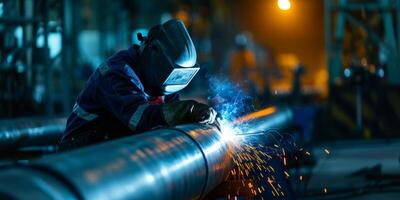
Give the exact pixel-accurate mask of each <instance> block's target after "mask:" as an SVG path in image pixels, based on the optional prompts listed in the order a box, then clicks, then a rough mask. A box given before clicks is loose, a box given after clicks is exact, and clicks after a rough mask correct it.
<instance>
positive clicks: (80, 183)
mask: <svg viewBox="0 0 400 200" xmlns="http://www.w3.org/2000/svg"><path fill="white" fill-rule="evenodd" d="M284 110H285V112H287V110H286V109H284ZM278 112H280V110H279V109H277V110H276V111H275V112H273V113H272V114H270V115H268V116H263V117H261V118H262V119H264V120H265V122H266V123H267V122H269V121H271V120H272V121H276V122H278V121H279V123H282V121H285V120H283V119H280V120H277V119H276V118H277V117H278V118H281V117H282V115H274V114H277V113H278ZM284 116H286V124H289V123H290V121H291V120H292V119H291V116H292V115H291V114H286V115H284ZM261 118H258V119H257V123H255V124H254V125H255V126H261V125H260V123H261V122H260V121H259V120H262V119H261ZM246 123H248V124H251V123H252V120H249V121H247V122H246ZM261 124H262V123H261ZM276 125H278V124H276ZM280 125H281V124H280ZM273 126H274V125H273V124H271V123H269V125H268V127H273ZM231 142H232V140H229V138H226V136H225V135H224V133H221V132H220V130H219V129H218V128H217V127H215V126H210V125H198V124H188V125H182V126H177V127H175V128H166V129H156V130H152V131H149V132H146V133H143V134H139V135H134V136H131V137H127V138H122V139H118V140H113V141H110V142H106V143H102V144H98V145H94V146H90V147H85V148H82V149H77V150H73V151H70V152H65V153H61V154H56V155H51V156H48V157H46V158H42V159H40V160H37V161H36V162H34V163H33V164H32V165H28V166H26V167H25V168H18V170H19V172H18V174H15V170H16V169H14V168H11V169H4V170H2V171H0V185H1V186H0V198H1V197H3V196H5V197H13V198H16V199H23V198H24V196H23V195H22V194H20V192H21V191H24V190H34V192H32V194H38V195H40V194H45V193H46V187H50V186H51V187H52V189H51V190H50V191H49V193H51V194H52V193H53V192H54V191H62V192H64V193H65V197H61V198H59V197H58V196H54V195H48V197H49V198H44V197H45V195H41V196H40V197H42V198H41V199H140V200H142V199H199V198H202V197H203V196H204V195H205V194H207V193H208V192H209V191H211V190H212V189H213V188H215V187H216V186H217V185H218V184H220V183H221V182H222V181H223V180H224V179H225V178H226V177H227V175H228V173H229V171H230V169H231V167H232V160H231V157H230V153H233V152H232V151H233V148H232V144H231ZM13 173H14V175H13ZM38 173H40V174H42V175H41V176H39V175H37V174H38ZM43 174H44V175H46V177H44V175H43ZM47 176H48V177H47ZM50 178H53V179H50ZM14 179H18V181H17V182H16V180H14ZM32 179H37V180H38V181H32ZM25 180H26V181H25ZM39 180H40V181H42V182H43V183H42V184H44V186H43V187H38V186H37V184H39V182H40V181H39ZM7 182H13V183H14V185H13V186H8V184H7V185H6V184H5V183H7ZM52 182H55V183H54V184H53V183H52ZM18 183H21V184H20V186H15V185H18ZM59 183H63V184H59ZM34 198H35V196H32V199H34Z"/></svg>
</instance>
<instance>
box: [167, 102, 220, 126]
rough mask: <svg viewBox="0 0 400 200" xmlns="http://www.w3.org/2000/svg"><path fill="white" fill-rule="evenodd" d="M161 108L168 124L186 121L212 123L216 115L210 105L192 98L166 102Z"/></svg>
mask: <svg viewBox="0 0 400 200" xmlns="http://www.w3.org/2000/svg"><path fill="white" fill-rule="evenodd" d="M161 110H162V113H163V115H164V120H165V122H166V123H167V124H168V125H169V126H176V125H178V124H187V123H201V124H213V123H214V122H215V118H216V116H217V112H216V111H215V110H214V109H213V108H212V107H210V106H208V105H206V104H202V103H198V102H196V101H193V100H185V101H177V102H171V103H167V104H164V105H163V106H162V107H161Z"/></svg>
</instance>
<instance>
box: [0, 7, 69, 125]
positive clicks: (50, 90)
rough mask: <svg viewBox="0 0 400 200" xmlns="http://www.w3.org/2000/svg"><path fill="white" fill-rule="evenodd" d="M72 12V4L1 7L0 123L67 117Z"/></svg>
mask: <svg viewBox="0 0 400 200" xmlns="http://www.w3.org/2000/svg"><path fill="white" fill-rule="evenodd" d="M72 7H73V5H72V3H71V1H54V0H44V1H39V0H30V1H14V0H5V1H1V2H0V8H1V14H0V47H1V48H0V80H1V81H0V91H1V92H0V104H1V105H2V107H1V109H0V118H7V117H20V116H27V115H30V116H32V115H40V114H41V115H43V114H47V115H53V114H60V113H64V114H65V113H66V112H69V111H70V109H71V106H72V105H70V104H71V100H70V99H71V97H70V94H69V93H70V85H71V84H70V83H69V80H70V76H69V71H70V70H69V69H70V67H71V66H74V65H75V64H74V63H73V62H74V60H75V59H72V58H73V57H74V56H75V55H74V52H75V51H74V50H73V48H75V47H74V43H73V42H71V37H73V30H72V27H73V21H72V19H73V15H71V14H70V13H73V12H72V9H73V8H72ZM72 41H73V40H72Z"/></svg>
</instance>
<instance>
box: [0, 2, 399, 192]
mask: <svg viewBox="0 0 400 200" xmlns="http://www.w3.org/2000/svg"><path fill="white" fill-rule="evenodd" d="M173 18H177V19H180V20H182V21H183V22H184V24H185V26H186V27H187V29H188V31H189V34H190V36H191V37H192V40H193V43H194V45H195V47H196V50H197V62H198V64H199V65H200V66H201V70H200V71H199V73H198V74H197V75H196V77H195V78H194V79H193V80H192V82H191V83H190V84H189V86H188V87H186V88H185V89H184V90H182V91H181V92H180V93H181V97H182V98H183V99H195V100H198V101H200V102H204V103H209V104H214V105H215V104H217V105H216V106H217V107H218V103H215V102H218V101H219V100H220V99H221V98H224V95H226V96H228V95H238V94H240V98H241V100H240V101H235V102H234V103H232V105H230V108H232V110H230V111H232V112H233V110H235V111H237V110H239V111H238V112H239V113H240V115H241V116H242V115H246V114H248V115H246V116H250V117H251V116H252V117H253V118H257V120H258V119H260V120H261V122H260V121H257V122H253V121H251V120H250V122H248V123H249V124H251V126H255V127H258V128H256V129H257V130H259V131H262V132H263V133H265V132H267V134H262V135H261V136H258V137H257V138H256V139H254V137H255V136H254V135H252V136H251V137H252V139H251V142H248V143H246V145H242V146H241V147H238V148H240V149H239V150H238V151H239V152H241V153H238V154H237V155H239V156H238V157H236V156H232V155H230V157H233V163H234V165H235V167H228V164H226V162H225V160H224V159H225V158H223V155H222V153H221V155H220V154H218V155H214V156H216V157H215V158H214V157H213V158H208V157H207V155H206V157H207V158H208V159H209V162H210V163H208V164H209V165H208V166H207V167H206V168H207V170H209V168H211V167H212V166H213V165H215V166H217V165H218V166H219V165H221V166H224V169H226V170H227V171H228V172H227V173H228V174H229V177H228V179H225V176H224V177H222V176H223V175H222V174H224V173H222V172H218V174H217V172H215V171H213V172H211V171H210V172H208V171H207V173H206V174H208V175H207V177H208V179H210V177H212V175H213V174H212V173H215V174H214V177H216V178H215V179H212V180H208V179H207V181H206V183H204V185H202V183H200V182H199V181H198V180H197V179H196V181H194V179H195V178H193V177H191V178H189V175H186V176H184V175H182V174H183V173H186V172H189V171H190V170H195V168H196V167H198V166H197V165H196V166H195V165H191V166H189V167H193V168H191V169H189V167H186V168H188V169H186V168H185V169H181V171H182V174H179V175H176V177H177V178H175V179H176V180H175V179H173V180H175V181H177V182H179V180H181V179H180V178H182V180H183V179H184V180H186V179H185V178H187V181H186V183H185V184H184V185H181V188H180V189H178V190H179V191H176V188H174V187H172V186H171V187H172V188H171V187H170V185H161V186H162V187H160V188H158V189H155V190H146V189H143V191H148V192H150V193H153V194H157V195H159V196H157V197H158V198H160V199H164V198H165V199H174V198H175V199H180V198H203V199H399V198H400V140H399V137H400V0H325V1H323V0H251V1H248V0H147V1H141V0H114V1H106V0H80V1H77V0H76V1H75V0H0V47H1V48H0V197H3V198H5V197H10V198H16V199H20V198H22V199H24V196H18V195H17V196H15V197H13V196H12V194H17V193H18V192H19V191H20V192H21V191H24V190H23V189H22V188H30V190H29V191H31V192H30V195H33V196H32V197H36V198H37V199H46V198H48V199H101V198H104V199H122V198H128V199H132V198H133V199H135V198H138V197H141V196H140V195H137V196H129V195H131V194H130V193H129V191H128V189H126V188H128V186H129V184H133V183H135V184H144V185H145V184H146V183H139V182H138V180H137V179H138V178H137V177H135V176H134V175H131V174H130V173H133V172H129V171H135V170H136V171H138V172H137V173H139V172H140V170H137V169H138V167H137V166H136V165H134V164H132V166H131V170H129V169H127V168H123V167H121V166H120V165H123V162H122V161H121V160H118V159H116V158H121V159H122V160H123V158H125V157H126V156H127V155H126V154H124V153H123V151H122V150H121V151H116V150H115V151H114V152H112V153H109V154H107V155H106V156H104V157H103V156H102V155H101V154H100V153H99V152H103V151H111V150H110V148H114V147H118V148H120V149H125V150H126V151H128V150H129V148H130V147H129V145H128V144H129V143H135V142H139V141H140V137H142V136H135V137H136V139H135V138H129V137H128V139H127V141H125V142H124V141H117V142H115V143H113V144H112V145H111V144H108V145H110V146H107V143H106V144H104V145H103V144H102V146H101V145H100V146H95V147H93V148H92V149H90V148H87V149H84V150H82V151H77V152H75V151H72V152H71V153H70V154H68V153H67V154H65V155H64V153H57V152H56V151H57V142H58V141H59V138H60V137H61V135H62V133H63V131H64V128H65V123H66V117H67V116H68V115H69V114H70V113H71V111H72V108H73V106H74V102H75V100H76V97H77V95H78V94H79V92H80V90H81V89H82V88H83V87H84V86H85V83H86V81H87V80H88V78H89V76H90V75H91V74H92V73H93V71H94V70H95V69H96V68H97V67H98V66H99V65H100V64H101V63H102V62H103V61H104V60H105V59H106V58H107V57H109V56H111V55H113V54H114V53H115V52H117V51H118V50H122V49H127V48H129V46H131V45H132V44H139V43H140V41H139V40H138V38H137V33H142V34H143V35H146V34H147V32H148V31H149V28H151V27H152V26H154V25H156V24H159V23H163V22H166V21H168V20H169V19H173ZM249 68H251V70H253V71H255V72H256V73H255V74H256V75H254V76H249V78H243V77H244V76H241V75H240V74H235V70H233V69H241V70H242V71H243V70H246V69H249ZM231 87H232V88H235V89H232V88H231ZM231 89H232V90H231ZM217 111H218V109H217ZM256 111H258V112H256ZM246 116H244V117H243V118H245V119H247V118H246ZM254 116H255V117H254ZM260 116H261V117H260ZM259 117H260V118H259ZM253 118H252V119H253ZM241 119H242V118H241ZM253 120H254V119H253ZM239 121H240V120H239ZM245 121H247V120H245ZM260 123H261V124H264V125H259V124H260ZM260 127H263V128H264V129H262V128H260ZM197 128H198V127H197V126H195V125H188V126H185V127H180V128H177V130H178V129H180V130H181V132H182V131H183V132H185V131H186V132H187V133H188V134H189V135H190V134H194V133H193V132H191V131H190V130H192V129H196V130H197ZM200 129H201V128H200ZM261 129H262V130H261ZM177 130H175V132H179V131H177ZM201 130H203V129H201ZM155 131H159V132H163V131H162V129H161V130H155ZM203 131H204V132H206V133H204V134H205V135H207V134H212V133H213V132H218V131H216V130H214V129H212V130H210V131H206V130H203ZM175 132H173V131H172V130H169V132H168V131H165V134H167V133H168V134H171V135H174V134H178V133H175ZM199 133H202V132H201V131H199ZM155 134H157V133H155ZM163 134H164V133H163ZM179 134H181V133H179ZM150 135H151V134H150ZM143 137H144V136H143ZM168 137H171V138H170V139H171V141H167V140H166V139H167V136H165V138H162V139H163V140H164V139H165V140H166V141H165V143H166V144H167V145H169V146H174V145H177V143H179V141H181V140H184V142H182V141H181V142H182V143H185V142H187V143H189V142H193V141H189V140H187V139H183V138H180V137H176V138H175V137H172V136H168ZM190 137H194V138H196V137H197V135H196V136H193V135H191V136H190ZM210 137H211V136H210ZM271 138H273V139H271ZM277 138H278V139H277ZM186 140H187V141H186ZM195 140H196V141H197V139H195ZM205 140H209V138H207V139H205ZM205 140H202V139H198V141H201V142H198V143H200V146H201V147H203V146H202V145H203V144H202V142H204V141H205ZM174 141H175V142H174ZM176 141H178V142H176ZM118 142H119V143H118ZM170 143H171V144H170ZM204 143H206V142H204ZM196 144H197V143H196ZM204 145H206V144H204ZM207 145H208V144H207ZM188 146H189V145H188ZM261 146H262V148H260V149H258V147H261ZM153 147H154V146H151V144H150V143H149V144H147V143H146V144H144V145H143V147H142V148H143V149H140V148H139V147H137V148H138V151H139V150H141V151H144V152H145V153H144V154H145V155H148V157H146V158H143V159H142V160H140V158H139V160H140V161H138V162H140V163H141V164H143V165H145V164H148V165H152V167H149V169H154V167H155V164H154V163H158V162H155V161H154V160H157V159H160V158H164V157H162V156H161V157H157V156H156V155H155V154H156V153H152V152H147V150H146V149H152V148H153ZM281 147H282V148H281ZM283 147H285V148H283ZM96 148H97V149H96ZM105 148H107V149H105ZM155 148H160V146H156V147H155ZM171 148H172V147H171ZM183 148H189V147H182V149H183ZM204 148H205V147H204ZM224 149H225V150H226V151H229V147H224ZM96 153H97V154H96ZM93 154H95V155H96V156H95V158H92V159H89V158H90V157H91V155H93ZM111 154H112V155H111ZM139 154H140V153H139ZM170 154H173V151H172V150H171V152H170ZM202 154H204V152H202ZM227 154H232V152H231V153H229V152H228V153H227ZM85 156H86V157H85ZM113 156H114V157H113ZM218 156H219V157H218ZM263 156H264V157H267V158H263ZM139 157H140V156H139ZM217 157H218V158H217ZM260 157H262V158H260ZM172 158H176V159H178V158H177V157H174V156H172V157H168V159H169V161H171V162H172V161H173V159H172ZM74 159H76V160H74ZM79 159H83V160H86V161H85V162H86V163H84V162H83V161H82V160H79ZM102 159H107V160H108V161H109V163H106V161H99V160H102ZM152 159H153V160H152ZM210 160H211V161H210ZM260 160H262V161H260ZM89 161H90V163H89ZM62 162H65V163H66V164H65V166H67V167H63V165H64V164H63V163H62ZM76 162H82V163H83V164H81V165H79V166H78V165H77V164H74V163H76ZM177 162H178V160H177ZM31 163H35V164H33V165H31ZM60 163H61V164H60ZM112 163H113V164H112ZM152 163H153V164H152ZM252 163H257V164H252ZM225 165H226V166H225ZM68 166H69V167H70V168H69V169H66V168H68ZM88 166H90V167H88ZM160 166H161V164H160ZM119 167H121V171H123V170H125V171H124V172H120V171H118V169H119ZM30 168H32V169H30ZM89 168H90V169H91V171H90V172H91V174H90V173H89V171H86V172H88V173H89V175H88V174H86V175H88V176H89V181H88V180H86V179H85V180H86V181H88V182H85V180H82V179H84V178H85V177H83V176H84V175H82V177H78V176H79V174H80V173H81V171H79V170H89ZM257 168H259V170H257ZM271 168H272V169H271ZM33 169H34V170H33ZM196 169H197V168H196ZM43 170H44V171H46V173H44V172H42V171H43ZM107 170H108V171H107ZM113 170H116V171H118V174H117V175H116V176H115V177H111V176H110V177H109V176H106V175H107V173H111V171H113ZM185 170H186V171H185ZM47 171H49V172H47ZM194 172H198V171H194ZM24 173H25V174H26V175H24ZM71 173H73V174H74V175H72V174H71ZM102 173H103V174H104V175H103V176H101V175H99V174H102ZM113 173H114V172H113ZM174 173H175V172H174ZM176 173H178V172H176ZM43 174H46V175H43ZM65 174H69V175H65ZM82 174H83V172H82ZM93 174H94V175H93ZM53 175H54V177H57V178H54V177H52V176H53ZM125 175H126V176H125ZM135 175H136V174H135ZM68 176H71V177H72V178H65V177H68ZM93 176H95V177H97V179H96V178H93ZM196 176H197V175H196ZM198 176H200V175H198ZM220 176H221V177H220ZM27 177H32V179H29V178H27ZM33 177H37V178H35V179H34V178H33ZM60 177H64V178H60ZM90 177H92V179H96V180H98V179H100V178H99V177H106V178H104V179H101V180H99V181H98V182H96V183H98V184H97V185H95V184H90V180H92V179H90ZM118 177H119V178H120V179H118ZM124 177H130V178H131V179H132V180H130V182H129V181H128V180H127V179H128V178H124ZM151 177H152V178H153V179H154V177H155V178H157V176H156V175H154V177H153V176H151ZM270 177H273V178H270ZM40 178H41V179H43V180H45V182H46V181H47V183H49V184H48V185H44V186H32V185H35V184H36V185H37V184H38V182H35V180H36V179H40ZM86 178H87V177H86ZM113 178H114V179H113ZM148 178H149V177H147V179H148ZM152 178H150V179H149V180H148V181H150V182H151V180H152ZM16 179H19V180H21V181H19V182H18V181H15V180H16ZM25 179H29V180H25ZM53 179H54V180H53ZM55 179H57V180H55ZM64 179H65V180H64ZM67 179H71V180H67ZM72 179H73V180H72ZM147 179H146V180H147ZM192 179H193V180H192ZM261 179H262V180H264V181H261ZM168 180H170V179H168ZM171 180H172V179H171ZM64 181H65V182H64ZM135 181H136V182H135ZM111 182H112V183H113V184H111ZM155 182H157V180H155ZM160 182H162V181H160ZM50 183H51V184H50ZM174 183H175V182H174ZM151 184H155V183H153V182H151ZM160 184H163V183H160ZM116 185H117V186H118V188H125V189H120V190H116V189H115V188H117V186H116ZM176 186H177V187H178V186H179V184H177V185H176ZM41 187H47V188H50V189H49V190H51V191H50V192H49V194H46V195H45V194H44V193H45V192H44V191H45V189H43V188H42V189H40V188H41ZM132 187H133V186H132ZM135 187H138V188H140V187H139V186H135ZM143 187H147V186H143ZM54 188H57V189H54ZM60 188H64V189H60ZM71 188H72V189H71ZM107 188H108V189H109V190H107ZM110 188H112V190H111V189H110ZM67 190H68V191H67ZM164 190H165V191H164ZM38 191H40V192H38ZM71 191H72V192H71ZM90 191H93V192H90ZM94 191H95V192H94ZM102 191H103V193H102ZM110 191H111V192H110ZM132 191H133V190H132ZM132 191H130V192H131V193H133V192H132ZM143 191H142V192H143ZM28 193H29V192H28ZM50 193H51V194H50ZM111 193H112V194H113V195H114V196H113V195H111V196H110V194H111ZM128 193H129V195H128ZM138 193H139V192H138ZM143 193H144V192H143ZM35 195H37V196H35ZM41 195H44V196H41ZM57 195H58V196H57ZM118 195H119V196H118ZM25 197H28V196H25ZM3 198H1V199H3Z"/></svg>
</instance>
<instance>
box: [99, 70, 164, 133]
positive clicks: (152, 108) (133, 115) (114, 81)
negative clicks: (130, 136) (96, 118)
mask: <svg viewBox="0 0 400 200" xmlns="http://www.w3.org/2000/svg"><path fill="white" fill-rule="evenodd" d="M97 89H98V97H97V98H98V99H99V100H100V101H101V102H102V104H103V106H104V107H105V108H106V109H107V110H108V111H109V112H110V113H111V114H112V115H114V116H115V117H116V118H118V119H119V120H120V121H121V122H122V123H123V124H125V125H126V126H128V127H129V129H131V130H132V131H135V132H143V131H147V130H150V129H152V128H153V127H156V126H165V125H167V124H166V123H165V121H164V118H163V114H162V111H161V106H160V105H149V104H148V102H147V100H146V98H145V97H144V96H143V95H142V93H141V92H140V90H139V89H138V88H137V86H136V85H135V84H134V82H131V81H130V80H129V79H127V78H125V77H124V76H122V75H118V74H111V75H108V76H107V77H105V78H104V79H103V80H102V82H101V84H100V85H99V86H98V88H97Z"/></svg>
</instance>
